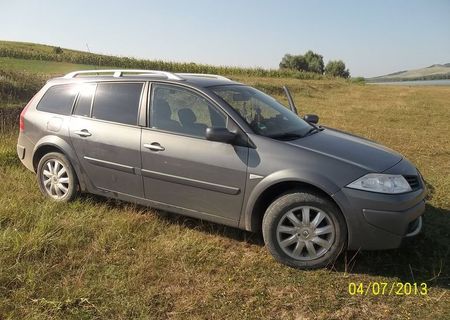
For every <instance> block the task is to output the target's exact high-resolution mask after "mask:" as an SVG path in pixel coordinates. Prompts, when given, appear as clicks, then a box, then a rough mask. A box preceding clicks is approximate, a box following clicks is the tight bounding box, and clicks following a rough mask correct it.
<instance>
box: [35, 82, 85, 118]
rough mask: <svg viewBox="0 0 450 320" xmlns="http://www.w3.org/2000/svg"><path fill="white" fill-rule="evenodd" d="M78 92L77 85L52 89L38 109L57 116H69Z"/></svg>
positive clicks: (40, 102)
mask: <svg viewBox="0 0 450 320" xmlns="http://www.w3.org/2000/svg"><path fill="white" fill-rule="evenodd" d="M77 93H78V90H77V88H76V86H75V85H72V84H62V85H56V86H53V87H50V88H49V89H48V90H47V92H46V93H45V94H44V96H43V97H42V99H41V101H39V103H38V105H37V107H36V109H37V110H40V111H46V112H51V113H56V114H62V115H69V114H70V113H71V111H72V106H73V102H74V100H75V96H76V95H77Z"/></svg>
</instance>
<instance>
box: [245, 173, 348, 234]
mask: <svg viewBox="0 0 450 320" xmlns="http://www.w3.org/2000/svg"><path fill="white" fill-rule="evenodd" d="M269 177H270V176H269ZM269 177H266V178H265V179H264V180H266V179H267V178H269ZM290 177H292V175H290ZM264 180H262V181H261V182H260V183H259V184H258V185H257V186H256V187H255V188H254V189H253V191H252V193H251V195H250V196H249V199H248V201H247V206H246V208H245V212H244V217H243V219H242V220H241V221H242V225H241V227H242V228H244V229H246V230H248V231H252V232H259V231H261V226H262V220H263V217H264V214H265V212H266V210H267V208H268V207H269V205H270V204H271V203H272V202H273V201H274V200H275V199H277V198H278V197H280V196H281V195H283V194H285V193H288V192H289V191H293V190H306V191H310V192H313V193H315V194H318V195H320V196H322V197H324V198H326V199H328V200H329V201H330V202H331V203H333V204H335V205H336V207H337V208H338V209H339V210H340V212H341V213H342V216H343V218H344V220H345V223H346V225H347V228H348V222H347V219H346V217H345V214H344V213H343V210H342V207H341V206H340V205H339V203H337V202H336V200H335V199H334V198H333V196H332V195H333V194H334V193H335V192H337V191H338V190H339V189H340V188H339V187H338V186H336V185H335V184H334V183H332V182H331V181H330V180H328V179H326V178H325V179H323V177H318V179H307V178H306V179H293V178H288V177H284V178H281V179H270V180H271V181H270V182H268V181H264Z"/></svg>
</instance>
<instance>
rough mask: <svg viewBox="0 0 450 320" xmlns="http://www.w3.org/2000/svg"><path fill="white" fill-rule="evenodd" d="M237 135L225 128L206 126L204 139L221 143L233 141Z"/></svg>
mask: <svg viewBox="0 0 450 320" xmlns="http://www.w3.org/2000/svg"><path fill="white" fill-rule="evenodd" d="M236 137H237V135H236V134H235V133H233V132H231V131H229V130H228V129H227V128H207V129H206V139H207V140H210V141H217V142H223V143H233V142H234V141H235V140H236Z"/></svg>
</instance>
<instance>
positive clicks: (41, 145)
mask: <svg viewBox="0 0 450 320" xmlns="http://www.w3.org/2000/svg"><path fill="white" fill-rule="evenodd" d="M50 152H58V153H61V154H63V155H64V156H65V157H66V158H67V159H68V160H69V162H70V164H71V165H72V167H73V169H74V171H75V174H76V176H77V180H78V183H79V185H80V188H81V190H85V189H86V186H85V183H84V181H83V179H81V178H82V177H83V175H82V172H81V168H80V166H79V165H78V161H77V160H78V158H77V156H76V154H75V151H74V150H73V149H72V147H71V146H70V144H69V143H67V142H66V141H65V140H63V139H62V138H60V137H57V136H46V137H44V138H42V139H41V140H39V141H38V143H36V145H35V147H34V150H33V156H32V164H33V169H34V172H37V167H38V164H39V161H40V160H41V159H42V157H43V156H44V155H46V154H48V153H50Z"/></svg>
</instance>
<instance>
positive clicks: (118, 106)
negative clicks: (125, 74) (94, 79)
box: [92, 82, 143, 125]
mask: <svg viewBox="0 0 450 320" xmlns="http://www.w3.org/2000/svg"><path fill="white" fill-rule="evenodd" d="M142 88H143V83H132V82H130V83H99V84H98V85H97V90H96V91H95V98H94V103H93V106H92V118H95V119H101V120H107V121H113V122H118V123H123V124H130V125H136V124H137V119H138V112H139V102H140V100H141V93H142Z"/></svg>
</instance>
